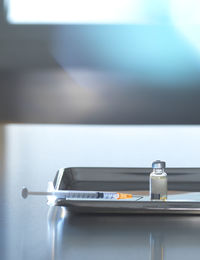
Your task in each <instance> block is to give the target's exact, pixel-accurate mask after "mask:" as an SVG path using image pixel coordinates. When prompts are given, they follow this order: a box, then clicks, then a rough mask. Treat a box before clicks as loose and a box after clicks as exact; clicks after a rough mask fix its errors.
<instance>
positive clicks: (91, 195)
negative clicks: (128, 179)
mask: <svg viewBox="0 0 200 260" xmlns="http://www.w3.org/2000/svg"><path fill="white" fill-rule="evenodd" d="M28 195H45V196H56V197H57V198H58V199H70V200H71V199H106V200H113V199H114V200H120V199H132V198H135V199H136V200H139V199H141V198H142V197H141V196H135V195H132V194H126V193H119V192H102V191H76V190H75V191H72V190H59V191H50V192H49V191H47V192H38V191H29V190H28V189H27V188H26V187H23V189H22V197H23V198H24V199H26V198H27V197H28Z"/></svg>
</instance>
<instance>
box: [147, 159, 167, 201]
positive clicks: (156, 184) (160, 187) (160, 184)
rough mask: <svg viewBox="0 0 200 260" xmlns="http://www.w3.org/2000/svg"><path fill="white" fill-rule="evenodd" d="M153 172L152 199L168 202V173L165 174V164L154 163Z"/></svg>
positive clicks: (151, 178) (151, 176) (151, 179)
mask: <svg viewBox="0 0 200 260" xmlns="http://www.w3.org/2000/svg"><path fill="white" fill-rule="evenodd" d="M152 168H153V172H152V173H151V174H150V181H149V186H150V199H151V200H163V201H165V200H167V173H166V172H165V162H163V161H159V160H157V161H154V162H153V163H152Z"/></svg>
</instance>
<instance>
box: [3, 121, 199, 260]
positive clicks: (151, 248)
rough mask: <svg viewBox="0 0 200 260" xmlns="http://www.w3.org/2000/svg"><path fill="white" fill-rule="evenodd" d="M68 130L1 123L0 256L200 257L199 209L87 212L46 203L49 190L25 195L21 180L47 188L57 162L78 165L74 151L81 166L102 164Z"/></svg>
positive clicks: (54, 259)
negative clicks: (173, 212) (177, 212)
mask: <svg viewBox="0 0 200 260" xmlns="http://www.w3.org/2000/svg"><path fill="white" fill-rule="evenodd" d="M70 131H71V132H69V131H68V130H67V127H66V126H49V125H47V126H27V125H25V126H24V125H1V126H0V173H1V174H0V185H1V186H0V187H1V190H0V205H1V212H0V229H1V232H0V254H1V255H0V259H2V260H4V259H5V260H13V259H20V260H21V259H29V260H32V259H52V260H57V259H70V260H75V259H88V260H90V259H96V260H100V259H109V260H112V259H115V260H116V259H127V260H129V259H131V260H132V259H137V260H138V259H151V260H153V259H154V260H160V259H170V260H172V259H182V260H185V259H190V258H191V257H192V258H193V259H198V257H199V255H200V247H199V240H200V217H199V216H162V215H158V216H152V215H145V216H144V215H111V214H103V215H95V214H93V215H87V214H82V215H81V214H71V213H69V212H68V211H67V209H66V208H64V207H56V206H48V205H47V203H46V198H45V197H36V196H30V197H28V198H27V199H26V200H23V199H22V198H21V194H20V192H21V188H22V186H23V185H26V186H27V187H29V188H30V189H32V190H45V189H46V187H47V182H48V181H49V180H53V178H54V176H55V173H56V170H57V169H59V168H61V167H63V166H64V167H69V166H75V163H76V158H77V157H76V156H79V157H82V159H81V160H82V161H81V160H80V159H79V161H78V164H80V165H81V166H85V165H84V161H85V164H86V163H87V166H90V165H88V161H89V160H91V159H92V160H93V165H91V166H97V164H99V166H102V165H101V161H95V159H94V157H92V155H91V154H90V156H89V154H87V152H86V153H84V149H85V146H84V145H83V144H80V139H73V138H71V136H70V134H72V132H73V133H74V131H75V129H74V128H71V130H70ZM81 132H82V135H83V134H84V130H82V131H81ZM89 135H90V138H93V137H92V135H91V133H90V134H89ZM67 136H70V138H67ZM84 136H85V135H84ZM80 138H81V139H82V138H83V137H82V136H81V137H80ZM95 138H96V137H95ZM71 139H73V140H71ZM92 140H93V139H92ZM73 144H74V146H73ZM82 146H83V147H84V148H81V147H82ZM69 147H70V152H68V151H67V149H68V148H69ZM78 147H80V149H79V150H78V149H77V148H78ZM87 149H91V146H88V147H87ZM70 156H71V157H70ZM86 156H88V157H87V158H86ZM69 163H70V164H74V165H69ZM106 163H107V162H106ZM95 164H96V165H95ZM111 164H112V163H111ZM113 164H114V162H113ZM80 165H77V166H80ZM103 166H104V165H103ZM108 166H113V165H108ZM116 166H118V165H116Z"/></svg>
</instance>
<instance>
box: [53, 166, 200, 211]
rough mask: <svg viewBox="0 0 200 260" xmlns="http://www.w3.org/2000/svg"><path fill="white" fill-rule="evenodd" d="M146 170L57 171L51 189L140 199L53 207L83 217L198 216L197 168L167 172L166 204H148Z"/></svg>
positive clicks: (65, 203)
mask: <svg viewBox="0 0 200 260" xmlns="http://www.w3.org/2000/svg"><path fill="white" fill-rule="evenodd" d="M149 172H150V168H101V167H99V168H94V167H91V168H88V167H84V168H66V169H60V170H59V171H58V173H57V175H56V177H55V180H54V186H55V188H56V190H57V191H59V189H60V190H87V191H90V190H91V191H92V190H98V191H123V192H125V193H132V194H134V195H142V196H143V198H142V199H140V200H139V201H133V200H131V199H128V200H117V201H114V200H113V201H112V200H108V201H101V200H95V201H94V200H87V201H85V200H78V199H77V200H70V199H67V200H66V199H62V198H60V199H58V200H57V203H56V205H59V206H66V207H67V208H68V210H71V211H75V212H85V213H123V214H124V213H132V214H134V213H137V214H138V213H141V214H150V213H151V214H166V213H167V214H200V188H199V187H200V168H168V169H167V172H168V193H169V195H168V199H167V201H164V202H162V201H150V199H149Z"/></svg>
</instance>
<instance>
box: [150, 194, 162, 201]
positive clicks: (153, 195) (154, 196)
mask: <svg viewBox="0 0 200 260" xmlns="http://www.w3.org/2000/svg"><path fill="white" fill-rule="evenodd" d="M151 199H152V200H159V199H160V194H155V193H151Z"/></svg>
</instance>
